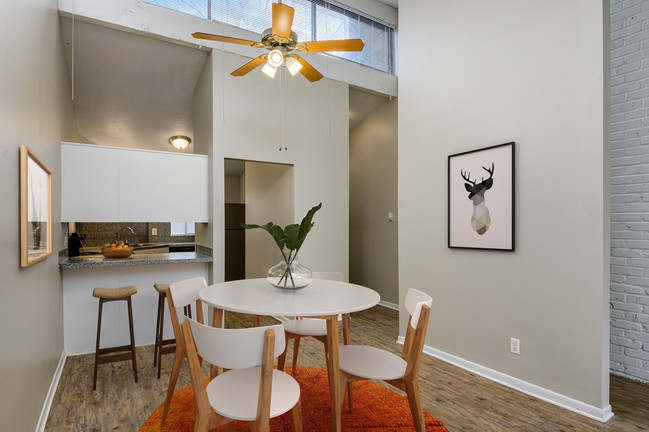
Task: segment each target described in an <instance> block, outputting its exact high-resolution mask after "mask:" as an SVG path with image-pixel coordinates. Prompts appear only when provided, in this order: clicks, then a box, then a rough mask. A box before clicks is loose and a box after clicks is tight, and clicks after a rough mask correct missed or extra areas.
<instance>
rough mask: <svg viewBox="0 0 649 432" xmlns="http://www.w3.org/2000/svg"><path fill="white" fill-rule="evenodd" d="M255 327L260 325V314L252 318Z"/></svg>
mask: <svg viewBox="0 0 649 432" xmlns="http://www.w3.org/2000/svg"><path fill="white" fill-rule="evenodd" d="M252 325H253V327H259V315H254V316H253V319H252Z"/></svg>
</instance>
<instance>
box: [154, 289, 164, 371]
mask: <svg viewBox="0 0 649 432" xmlns="http://www.w3.org/2000/svg"><path fill="white" fill-rule="evenodd" d="M161 301H162V294H160V293H158V312H157V314H156V319H155V341H154V343H153V367H156V365H157V361H158V348H159V346H160V306H161V304H160V302H161Z"/></svg>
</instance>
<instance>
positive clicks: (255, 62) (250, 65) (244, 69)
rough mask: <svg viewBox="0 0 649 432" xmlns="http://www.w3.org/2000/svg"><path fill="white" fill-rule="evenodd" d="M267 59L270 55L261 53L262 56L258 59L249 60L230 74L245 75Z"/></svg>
mask: <svg viewBox="0 0 649 432" xmlns="http://www.w3.org/2000/svg"><path fill="white" fill-rule="evenodd" d="M267 59H268V55H266V54H264V55H260V56H259V57H257V58H256V59H254V60H251V61H249V62H248V63H246V64H245V65H243V66H241V67H240V68H239V69H237V70H235V71H234V72H232V73H231V74H230V75H233V76H244V75H245V74H247V73H248V72H250V71H251V70H253V69H254V68H256V67H257V66H259V65H261V64H262V63H263V62H265V61H266V60H267Z"/></svg>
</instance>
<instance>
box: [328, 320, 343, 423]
mask: <svg viewBox="0 0 649 432" xmlns="http://www.w3.org/2000/svg"><path fill="white" fill-rule="evenodd" d="M327 345H328V347H329V349H328V351H329V355H328V356H327V372H328V374H329V395H330V399H331V428H330V430H331V431H332V432H341V430H342V427H341V414H342V402H341V400H340V369H338V316H337V315H332V316H329V317H327Z"/></svg>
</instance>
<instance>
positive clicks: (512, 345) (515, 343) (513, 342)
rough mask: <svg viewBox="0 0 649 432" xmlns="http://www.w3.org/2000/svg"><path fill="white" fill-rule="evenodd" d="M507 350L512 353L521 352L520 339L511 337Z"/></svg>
mask: <svg viewBox="0 0 649 432" xmlns="http://www.w3.org/2000/svg"><path fill="white" fill-rule="evenodd" d="M509 350H510V351H511V352H513V353H514V354H520V353H521V341H520V340H518V339H516V338H511V339H510V340H509Z"/></svg>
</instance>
